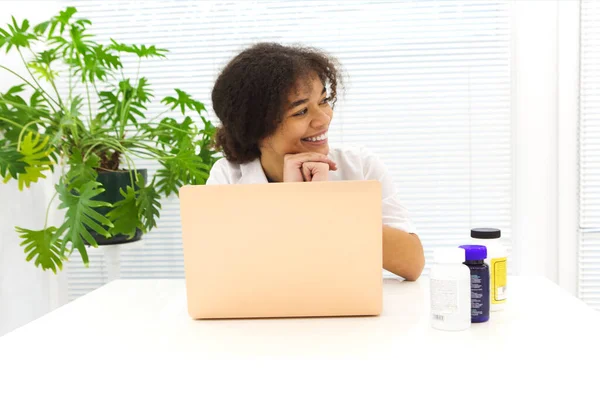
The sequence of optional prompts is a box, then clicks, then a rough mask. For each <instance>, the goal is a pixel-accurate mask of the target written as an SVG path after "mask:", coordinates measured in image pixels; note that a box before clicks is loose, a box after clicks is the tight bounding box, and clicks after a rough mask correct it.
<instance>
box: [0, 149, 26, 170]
mask: <svg viewBox="0 0 600 398" xmlns="http://www.w3.org/2000/svg"><path fill="white" fill-rule="evenodd" d="M23 158H24V156H23V154H21V153H19V152H17V148H15V147H13V146H4V144H3V143H2V141H0V176H2V178H6V177H7V176H9V177H12V178H15V179H16V178H19V177H18V175H19V174H24V173H25V167H26V166H27V163H25V162H24V161H23Z"/></svg>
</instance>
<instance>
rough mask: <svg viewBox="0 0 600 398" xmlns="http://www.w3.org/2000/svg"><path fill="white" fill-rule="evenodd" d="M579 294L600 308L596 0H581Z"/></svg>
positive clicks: (599, 28) (599, 17) (599, 30)
mask: <svg viewBox="0 0 600 398" xmlns="http://www.w3.org/2000/svg"><path fill="white" fill-rule="evenodd" d="M580 79H581V83H580V97H579V101H580V103H579V118H580V125H579V251H578V253H579V256H578V257H579V258H578V260H579V270H578V271H579V273H578V294H579V297H580V298H581V299H582V300H583V301H585V302H586V303H588V304H589V305H591V306H592V307H594V308H596V309H597V310H600V4H599V3H598V2H597V1H587V0H584V1H582V2H581V63H580Z"/></svg>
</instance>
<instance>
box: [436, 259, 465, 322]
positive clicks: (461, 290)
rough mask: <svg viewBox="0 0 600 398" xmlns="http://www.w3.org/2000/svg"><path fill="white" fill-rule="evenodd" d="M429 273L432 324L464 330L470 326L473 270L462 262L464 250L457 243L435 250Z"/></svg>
mask: <svg viewBox="0 0 600 398" xmlns="http://www.w3.org/2000/svg"><path fill="white" fill-rule="evenodd" d="M433 256H434V264H433V266H432V267H431V271H430V273H429V282H430V290H431V326H432V327H433V328H435V329H439V330H451V331H456V330H465V329H468V328H469V327H470V326H471V272H470V271H469V267H467V266H466V265H464V264H463V262H464V261H465V251H464V249H460V248H457V247H449V248H439V249H436V250H434V254H433Z"/></svg>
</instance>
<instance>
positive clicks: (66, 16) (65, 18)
mask: <svg viewBox="0 0 600 398" xmlns="http://www.w3.org/2000/svg"><path fill="white" fill-rule="evenodd" d="M76 13H77V9H76V8H75V7H67V8H66V9H65V10H64V11H60V12H59V13H58V15H57V16H55V17H52V19H50V20H49V21H45V22H42V23H40V24H38V25H36V26H35V28H33V30H34V32H36V33H37V34H39V35H43V34H44V33H45V32H46V29H48V26H51V28H50V32H48V37H51V36H52V35H53V34H54V31H55V30H56V27H57V26H58V25H60V34H61V35H62V34H63V32H64V31H65V27H67V25H69V23H70V21H71V17H73V15H75V14H76ZM88 22H89V21H88Z"/></svg>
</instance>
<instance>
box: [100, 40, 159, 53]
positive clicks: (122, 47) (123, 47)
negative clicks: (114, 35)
mask: <svg viewBox="0 0 600 398" xmlns="http://www.w3.org/2000/svg"><path fill="white" fill-rule="evenodd" d="M110 41H111V42H112V45H111V46H110V48H112V49H113V50H115V51H118V52H124V53H130V54H135V55H137V56H138V57H139V58H151V57H159V58H164V57H165V54H166V53H167V52H168V50H166V49H164V48H156V47H155V46H150V47H146V45H144V44H142V45H141V46H138V45H136V44H133V45H127V44H123V43H117V42H116V41H114V40H113V39H110Z"/></svg>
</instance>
